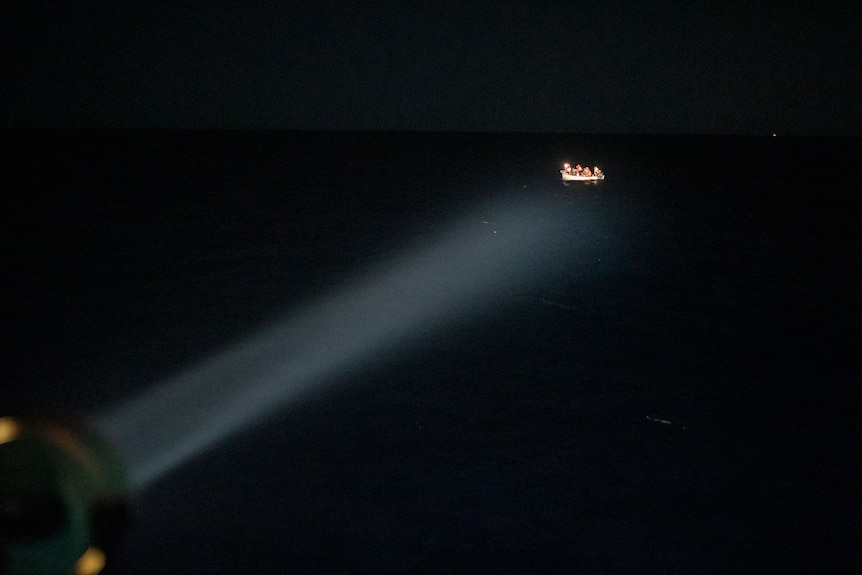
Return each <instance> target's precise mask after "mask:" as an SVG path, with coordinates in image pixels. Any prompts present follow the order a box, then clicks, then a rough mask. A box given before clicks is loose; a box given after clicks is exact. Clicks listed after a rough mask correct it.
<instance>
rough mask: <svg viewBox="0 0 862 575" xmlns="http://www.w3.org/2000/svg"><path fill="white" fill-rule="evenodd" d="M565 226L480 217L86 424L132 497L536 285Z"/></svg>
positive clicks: (547, 218) (540, 208)
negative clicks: (125, 471) (386, 354)
mask: <svg viewBox="0 0 862 575" xmlns="http://www.w3.org/2000/svg"><path fill="white" fill-rule="evenodd" d="M558 208H559V207H558ZM490 222H493V223H490ZM573 225H574V222H571V221H566V220H565V219H564V216H563V215H562V214H560V213H559V212H557V211H554V210H551V209H550V208H549V207H548V206H546V205H543V203H542V202H541V201H539V200H536V199H535V198H533V199H532V200H531V201H529V202H525V201H524V200H520V201H514V200H510V201H508V202H503V203H500V204H497V205H494V206H492V207H488V208H486V209H485V210H484V211H483V212H481V213H478V214H471V215H469V216H468V217H465V218H463V219H461V220H459V221H458V222H457V223H455V225H453V226H452V228H451V229H450V230H449V231H448V232H447V233H444V234H442V235H441V236H440V237H439V238H438V240H437V241H435V242H433V243H432V244H431V245H428V246H425V247H420V248H418V249H415V250H411V253H408V254H406V255H405V257H404V258H401V259H398V260H397V261H392V262H389V263H388V264H383V265H381V266H379V267H377V268H375V269H374V270H373V272H372V273H370V274H369V275H368V276H366V277H364V278H363V279H362V280H361V281H358V282H357V283H356V284H355V285H351V286H348V287H345V288H343V289H340V290H336V291H334V292H333V293H330V294H329V295H328V296H326V297H322V298H319V299H317V300H315V301H313V302H311V303H309V304H308V305H307V306H306V307H305V308H304V309H301V310H298V311H296V312H294V313H292V314H288V315H287V316H285V317H283V318H281V319H280V320H278V321H275V322H274V323H272V324H271V325H270V326H269V327H268V328H265V329H263V330H262V331H260V332H259V333H257V334H256V335H253V336H251V337H249V338H247V339H245V340H243V341H240V342H238V343H236V344H235V345H233V346H230V347H228V348H227V349H224V350H221V351H220V352H217V353H216V354H215V355H213V356H212V357H210V358H208V359H206V360H204V361H202V362H201V363H199V364H197V365H194V366H192V367H191V368H190V369H188V370H186V371H184V372H182V373H179V374H177V375H174V376H173V377H169V378H168V379H166V380H165V381H162V382H158V383H156V384H155V385H154V386H153V387H152V388H151V389H149V390H147V391H146V392H144V393H143V394H142V395H140V396H137V397H133V398H131V399H130V400H128V401H126V402H125V403H121V404H120V405H117V406H115V407H113V408H112V409H109V410H108V411H107V412H105V413H102V414H100V415H97V416H96V417H95V418H94V421H95V423H96V425H97V426H98V427H99V428H100V429H101V430H102V431H103V432H104V433H105V434H106V435H107V436H108V437H109V438H110V439H111V440H113V442H114V443H115V444H116V445H117V447H118V449H119V450H120V453H121V454H122V455H123V457H124V458H125V459H126V462H127V464H128V467H129V471H130V475H131V481H132V487H133V489H134V490H136V491H140V490H142V489H144V488H146V487H147V486H148V485H150V484H152V483H153V482H155V481H157V480H158V479H160V478H162V477H164V476H165V475H167V474H168V473H170V472H171V471H173V470H175V469H176V468H177V467H179V466H181V465H182V464H183V463H184V462H186V461H188V460H189V459H191V458H193V457H195V456H197V455H198V454H200V453H202V452H204V451H206V450H208V449H210V448H211V447H213V446H214V445H216V444H217V443H218V442H219V441H221V440H223V439H225V438H226V437H228V436H229V435H231V434H233V433H235V432H237V431H239V430H241V429H243V428H245V427H247V426H249V425H250V424H252V423H254V422H256V421H259V420H260V419H262V418H264V417H266V416H267V415H271V414H272V413H274V412H276V411H277V410H279V409H282V408H284V407H285V406H287V405H289V404H290V403H291V402H292V401H295V400H296V399H298V398H300V397H302V396H303V395H304V394H307V393H308V392H309V391H311V390H315V389H319V388H321V387H322V386H325V385H327V384H328V385H332V384H333V383H335V381H334V380H335V379H337V377H339V376H341V377H343V376H345V375H347V374H349V373H356V372H358V371H360V370H362V369H367V368H368V367H369V366H370V365H371V364H372V362H373V361H374V359H375V356H380V355H382V354H381V352H383V351H385V350H387V349H391V348H393V347H397V346H399V345H403V344H404V343H406V342H411V341H412V342H415V341H417V340H418V338H419V337H420V336H421V335H423V334H427V333H429V331H430V330H433V329H439V328H440V327H441V326H443V325H447V324H452V323H454V322H456V321H458V320H461V319H463V318H464V317H466V316H468V315H469V314H470V313H471V312H476V311H479V310H480V309H481V307H482V306H484V305H487V304H488V302H489V301H490V300H492V297H493V296H494V295H495V294H504V293H506V292H507V291H508V290H511V289H512V288H514V287H518V286H521V287H523V286H525V285H527V284H529V283H532V282H534V281H536V280H538V279H540V278H542V277H546V276H547V273H548V272H550V271H551V269H550V268H551V267H554V266H552V265H549V264H550V262H554V263H556V264H559V263H560V259H559V258H560V256H561V255H564V253H561V251H560V248H561V247H563V244H562V242H563V241H565V240H566V239H569V240H571V234H570V233H568V231H569V230H570V229H571V226H573ZM563 251H565V250H563Z"/></svg>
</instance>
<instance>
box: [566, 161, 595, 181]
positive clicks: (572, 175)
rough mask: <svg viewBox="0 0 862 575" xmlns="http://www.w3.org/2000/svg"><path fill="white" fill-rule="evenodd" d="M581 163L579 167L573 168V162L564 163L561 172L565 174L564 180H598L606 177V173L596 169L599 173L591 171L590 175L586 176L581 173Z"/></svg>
mask: <svg viewBox="0 0 862 575" xmlns="http://www.w3.org/2000/svg"><path fill="white" fill-rule="evenodd" d="M580 167H581V166H580V164H578V166H577V167H575V168H573V167H572V166H571V164H563V169H562V170H560V174H561V175H562V176H563V181H564V182H598V181H599V180H604V179H605V174H604V173H603V172H602V171H601V170H599V169H598V168H597V169H596V171H597V173H596V174H593V173H592V172H591V173H590V175H589V176H584V175H581V174H580Z"/></svg>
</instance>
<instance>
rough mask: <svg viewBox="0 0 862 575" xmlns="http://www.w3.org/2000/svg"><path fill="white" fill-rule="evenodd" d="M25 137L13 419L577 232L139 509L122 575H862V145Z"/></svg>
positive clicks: (14, 259) (10, 363)
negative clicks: (861, 152)
mask: <svg viewBox="0 0 862 575" xmlns="http://www.w3.org/2000/svg"><path fill="white" fill-rule="evenodd" d="M5 139H6V144H7V146H6V147H5V149H6V150H7V151H6V152H5V153H4V156H5V161H4V169H3V171H4V172H5V177H4V178H3V179H2V181H3V182H4V184H3V194H2V213H0V221H2V229H0V238H2V244H0V252H2V288H0V290H2V291H0V293H2V312H3V316H2V321H3V345H2V354H0V355H2V366H0V367H2V371H0V377H2V386H0V412H2V413H5V414H21V413H24V414H28V413H44V412H49V413H51V412H55V411H57V410H63V411H72V412H74V413H77V414H80V415H82V416H84V417H87V416H89V415H90V414H94V413H97V412H102V411H104V410H109V409H110V408H111V406H112V405H115V404H117V403H118V402H120V401H122V400H124V399H127V398H130V397H133V396H137V395H139V394H144V393H146V391H147V390H148V389H149V388H151V387H152V386H153V385H154V384H155V382H159V381H162V380H164V379H165V378H167V377H169V376H171V375H174V374H178V373H183V372H184V370H187V369H189V368H190V366H194V365H196V364H197V363H198V362H201V361H205V360H206V358H207V357H209V356H211V355H212V354H213V353H215V352H216V350H219V349H225V348H226V347H229V346H231V345H232V344H234V343H235V342H241V341H245V340H247V339H248V338H250V337H252V336H253V335H254V334H255V333H256V332H257V330H259V329H260V328H261V326H265V325H268V322H271V321H272V320H273V318H276V317H283V316H284V314H289V313H290V312H291V311H292V310H301V309H303V308H304V306H307V305H308V302H311V301H317V300H319V299H320V298H325V297H328V296H327V294H331V293H333V290H342V292H339V293H347V294H349V293H351V292H350V289H351V286H355V285H357V284H358V283H361V282H362V281H363V278H364V277H366V276H367V275H368V274H369V273H371V271H372V270H377V269H380V267H381V266H384V267H385V266H388V265H397V263H387V262H400V261H406V260H409V259H410V257H411V255H413V253H414V252H415V251H416V250H417V249H418V248H417V247H416V246H418V245H426V244H433V243H434V241H435V238H437V237H438V235H437V234H438V230H441V229H446V227H447V226H449V225H450V224H451V222H453V221H461V222H462V224H463V222H464V221H465V218H466V221H467V224H466V225H468V227H469V226H470V225H473V226H474V228H473V229H475V230H477V233H479V234H483V233H486V234H495V235H496V237H499V238H503V239H505V235H506V234H507V233H508V232H509V231H510V230H512V229H513V226H514V225H515V224H516V222H517V213H516V214H510V215H509V216H508V217H509V218H510V219H509V220H508V221H501V220H499V219H494V218H495V217H496V216H495V215H494V212H493V211H492V208H490V207H488V206H492V205H495V204H494V203H495V202H497V201H499V200H500V199H501V198H516V199H517V203H513V205H518V206H522V207H523V206H530V205H531V204H533V203H535V204H536V205H537V206H538V205H541V206H542V207H543V209H550V210H552V212H553V213H555V214H558V215H559V218H560V219H561V221H563V222H564V223H565V224H566V225H565V226H564V232H563V233H564V234H567V235H565V237H564V238H563V241H562V242H559V241H557V242H556V243H554V242H550V241H549V243H548V247H547V249H544V248H542V249H539V250H538V251H537V254H536V258H537V261H539V260H541V265H542V266H544V269H543V272H542V274H541V276H540V277H539V276H538V275H537V277H536V279H535V280H534V281H520V282H513V283H510V282H503V281H501V282H500V288H499V289H492V290H490V291H488V290H486V291H483V292H481V293H478V294H475V295H473V294H469V293H468V294H467V295H466V296H465V297H466V298H467V300H468V301H469V302H470V304H471V305H470V306H468V308H469V311H464V312H459V313H458V314H456V317H448V316H446V317H447V319H446V320H445V322H443V325H442V326H440V327H437V328H435V329H433V330H431V329H429V330H427V331H425V332H424V331H422V328H423V326H422V325H411V329H412V330H413V332H415V333H418V334H420V335H418V336H415V337H413V338H412V339H411V340H410V341H409V342H405V343H404V344H403V345H402V344H399V343H398V342H396V343H392V342H389V343H387V344H386V345H380V346H377V347H375V348H373V349H372V351H370V352H368V353H365V354H364V357H363V358H362V360H360V361H354V362H352V363H351V365H349V366H347V367H344V368H342V369H339V370H338V371H337V373H334V374H332V375H331V376H330V377H329V378H328V381H327V386H326V387H325V389H324V388H321V389H320V390H319V391H317V392H314V393H308V394H306V395H304V396H303V397H301V398H300V399H298V400H296V401H292V402H290V403H289V404H286V405H284V406H283V407H280V408H279V409H278V410H276V411H275V412H274V413H271V414H270V415H268V416H267V417H262V418H259V419H256V420H255V421H254V422H253V423H252V424H251V425H248V426H245V427H243V428H242V429H241V430H239V431H237V432H235V433H232V434H231V435H230V436H229V437H227V438H226V439H224V440H223V441H220V442H219V443H218V444H216V445H214V446H212V448H210V449H208V450H207V451H205V452H204V453H202V454H199V455H197V456H195V457H192V458H190V459H189V460H188V461H184V462H183V463H182V464H181V465H179V466H178V467H177V468H176V469H174V470H173V471H172V472H171V473H169V474H167V475H166V476H164V477H163V478H161V479H160V480H158V481H156V482H154V483H153V484H151V485H150V486H148V487H147V488H146V489H145V490H142V491H140V492H139V493H138V494H137V495H136V496H135V498H134V501H133V504H134V506H135V515H136V520H135V524H134V526H133V529H132V530H131V532H130V533H129V535H128V536H127V537H126V539H125V540H124V541H123V544H122V546H121V547H120V548H119V549H118V550H117V551H116V553H115V555H114V556H113V557H112V558H110V563H109V565H108V567H107V568H106V570H105V572H104V573H106V574H108V575H110V574H114V573H120V574H128V575H133V574H138V573H141V574H153V573H185V574H189V575H191V574H195V573H202V574H203V573H206V574H208V575H212V574H221V573H224V574H236V573H261V574H275V573H309V574H310V573H315V574H319V573H468V572H469V573H519V574H526V573H787V572H798V571H807V572H817V573H840V572H843V573H857V572H860V569H862V551H860V549H862V547H860V544H862V537H860V535H862V530H860V520H859V517H860V511H862V509H860V508H862V505H860V501H861V500H862V499H860V493H859V485H860V483H859V479H860V477H859V473H858V471H857V467H858V460H859V454H860V451H859V447H860V445H859V444H860V442H859V436H860V425H859V418H858V417H859V401H858V392H857V388H858V386H859V385H860V382H862V377H860V376H862V369H860V368H861V367H862V365H860V363H862V362H860V357H862V349H860V348H862V346H860V317H862V309H860V279H862V266H860V263H862V228H860V224H862V212H860V208H859V203H858V198H857V196H858V191H859V189H860V188H859V184H858V181H857V177H856V175H857V172H858V167H859V159H858V148H859V141H858V139H824V138H794V137H787V138H785V137H780V136H779V137H777V138H772V137H703V136H620V135H613V136H602V135H586V136H582V135H565V134H469V133H467V134H460V133H339V132H324V133H315V132H299V133H293V132H243V131H237V132H231V131H223V132H187V131H154V132H146V131H135V132H126V131H116V132H7V133H6V134H5ZM566 161H568V162H571V163H581V164H582V165H589V166H594V165H598V166H599V167H601V168H602V170H603V171H604V173H605V174H606V179H605V180H604V181H602V182H598V183H595V184H583V183H568V184H567V183H563V182H562V181H561V179H560V174H559V169H560V167H561V165H562V163H563V162H566ZM537 233H538V234H542V233H543V231H542V230H537ZM547 233H548V235H549V236H550V235H552V234H559V233H560V231H559V230H558V229H556V228H555V231H553V232H551V231H548V232H547ZM483 237H484V236H483ZM557 239H559V238H557ZM541 241H544V240H541ZM541 241H540V243H539V244H537V245H539V246H540V247H541V246H543V244H542V243H541ZM537 265H538V264H537ZM477 269H479V270H481V269H483V268H481V266H479V267H477ZM429 273H430V272H429ZM459 273H461V272H459ZM464 273H469V272H464ZM432 276H433V274H432ZM432 276H429V277H428V278H427V282H429V283H433V282H434V281H435V278H434V277H432ZM423 285H424V284H420V285H418V286H417V287H416V288H415V289H416V290H417V291H419V292H420V293H421V290H422V289H423V287H422V286H423ZM346 297H349V295H348V296H346ZM471 298H472V299H471ZM399 313H401V312H399ZM435 313H436V312H435ZM403 314H404V317H405V322H411V321H412V322H413V323H415V324H423V323H425V322H426V321H431V320H432V319H433V317H431V316H428V317H425V318H424V319H422V321H419V320H416V319H415V317H414V316H411V314H410V310H403ZM440 314H441V317H443V316H445V315H446V310H440ZM411 318H414V319H412V320H411ZM367 322H368V324H369V325H371V324H373V323H374V322H375V317H373V316H372V317H368V318H367ZM345 329H347V328H345ZM413 332H411V333H413ZM350 336H351V335H350V334H347V335H346V336H345V337H350ZM327 345H329V343H328V342H327V341H326V340H325V339H324V340H322V341H320V342H319V346H323V347H326V346H327ZM333 345H334V344H333ZM237 369H238V373H240V374H242V366H238V368H237ZM241 377H242V376H241V375H240V379H241ZM253 392H254V390H253V389H251V388H249V393H253ZM182 408H183V406H182V405H180V406H179V409H182Z"/></svg>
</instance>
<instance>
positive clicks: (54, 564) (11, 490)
mask: <svg viewBox="0 0 862 575" xmlns="http://www.w3.org/2000/svg"><path fill="white" fill-rule="evenodd" d="M128 495H129V491H128V482H127V479H126V474H125V470H124V469H123V467H122V465H121V464H120V460H119V458H118V456H117V455H116V454H115V453H114V451H113V450H112V448H111V447H110V445H108V443H107V441H106V440H105V439H103V438H102V437H101V436H99V435H98V434H97V433H96V432H95V431H93V430H92V429H91V428H90V427H88V426H87V425H85V424H84V423H83V422H82V421H78V420H73V419H66V418H55V419H48V418H45V419H41V418H13V417H0V573H4V574H8V575H94V574H96V573H98V572H100V571H101V570H102V568H103V567H104V565H105V553H104V551H103V550H104V549H106V548H107V549H110V547H111V546H112V545H113V544H114V543H115V542H116V539H117V537H118V536H119V535H120V534H122V532H123V531H124V530H125V528H126V527H128V523H129V521H130V517H131V514H130V509H129V505H128Z"/></svg>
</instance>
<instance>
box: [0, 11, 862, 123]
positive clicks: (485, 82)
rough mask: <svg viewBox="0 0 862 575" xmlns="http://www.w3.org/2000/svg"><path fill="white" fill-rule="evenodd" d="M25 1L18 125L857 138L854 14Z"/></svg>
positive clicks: (6, 86)
mask: <svg viewBox="0 0 862 575" xmlns="http://www.w3.org/2000/svg"><path fill="white" fill-rule="evenodd" d="M18 4H19V5H15V3H5V2H4V3H3V7H2V8H0V21H2V22H0V32H2V39H0V49H2V54H3V56H2V69H0V72H2V93H0V115H2V124H4V125H7V126H8V125H26V126H86V127H91V126H112V127H113V126H121V127H245V128H261V127H264V128H287V129H385V130H389V129H395V130H480V131H559V132H584V133H717V134H736V133H753V134H760V133H770V132H779V133H781V134H814V135H823V134H826V135H855V136H858V135H859V134H860V133H862V113H860V110H859V104H858V100H859V96H860V93H862V65H860V62H862V57H860V56H862V49H860V42H859V39H858V35H859V32H860V30H862V20H860V17H859V16H858V13H859V10H857V9H856V8H855V7H854V4H855V3H853V2H842V3H835V4H834V6H826V5H824V4H823V3H814V2H793V1H789V0H785V1H781V2H777V1H776V2H765V3H764V2H748V3H744V2H730V3H728V2H704V1H694V2H677V3H667V4H668V7H667V8H661V7H649V6H641V5H640V3H638V5H635V3H633V2H621V1H619V0H611V1H610V2H580V3H574V2H543V1H538V2H528V1H523V2H512V1H505V0H504V1H502V2H488V1H484V0H479V1H471V2H436V1H435V2H422V1H419V0H404V1H400V2H399V1H394V0H382V1H379V2H352V1H349V0H347V1H328V0H323V1H318V2H306V3H302V4H300V3H294V2H273V3H270V4H263V3H261V2H236V3H233V4H232V5H231V7H226V6H227V3H218V4H223V6H221V7H214V6H212V5H213V4H217V3H159V2H139V3H125V2H123V3H107V2H106V3H101V4H103V6H101V7H99V8H93V7H91V4H96V3H72V2H59V3H44V2H43V3H39V2H29V3H24V2H20V3H18ZM74 4H81V5H85V6H86V7H80V6H79V7H77V8H74V7H72V6H73V5H74ZM205 4H206V5H205ZM660 5H661V4H660ZM177 6H179V7H177ZM285 6H288V7H285Z"/></svg>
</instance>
